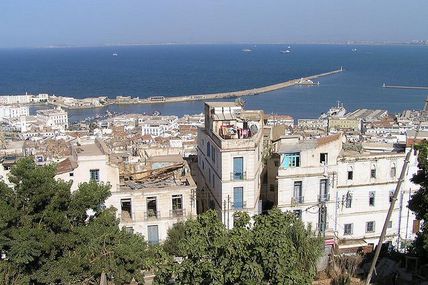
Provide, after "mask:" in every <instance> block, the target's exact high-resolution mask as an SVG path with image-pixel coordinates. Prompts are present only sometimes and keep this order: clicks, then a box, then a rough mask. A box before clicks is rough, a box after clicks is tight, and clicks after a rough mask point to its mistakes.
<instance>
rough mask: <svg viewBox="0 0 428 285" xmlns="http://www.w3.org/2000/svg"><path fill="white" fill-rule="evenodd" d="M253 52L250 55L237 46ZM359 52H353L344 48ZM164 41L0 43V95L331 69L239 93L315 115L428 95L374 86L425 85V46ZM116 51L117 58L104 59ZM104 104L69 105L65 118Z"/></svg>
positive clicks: (251, 79) (193, 109) (233, 81)
mask: <svg viewBox="0 0 428 285" xmlns="http://www.w3.org/2000/svg"><path fill="white" fill-rule="evenodd" d="M243 48H251V49H252V50H253V51H252V52H242V51H241V49H243ZM353 48H357V52H352V49H353ZM283 49H287V46H285V45H257V46H251V45H183V46H180V45H169V46H132V47H124V46H121V47H100V48H64V49H62V48H58V49H14V50H9V49H1V50H0V94H19V93H23V92H25V91H28V92H32V93H41V92H43V93H50V94H56V95H62V96H74V97H77V98H82V97H90V96H109V97H115V96H117V95H128V96H133V97H136V96H139V97H149V96H154V95H163V96H177V95H189V94H201V93H210V92H221V91H233V90H240V89H248V88H254V87H260V86H264V85H269V84H273V83H278V82H282V81H286V80H289V79H293V78H299V77H303V76H308V75H312V74H316V73H321V72H325V71H330V70H333V69H337V68H339V67H340V66H343V67H344V68H345V69H346V71H345V72H343V73H341V74H338V75H334V76H330V77H326V78H322V79H320V83H321V85H320V86H318V87H293V88H289V89H283V90H279V91H275V92H271V93H268V94H264V95H259V96H254V97H247V98H245V100H246V102H247V108H256V109H263V110H265V111H266V112H269V113H270V112H274V113H285V114H290V115H293V116H294V117H296V118H302V117H307V118H314V117H318V115H319V114H320V113H321V112H323V111H326V110H327V109H328V108H329V107H330V106H331V105H334V104H336V101H337V100H340V101H341V102H343V103H344V104H345V107H346V108H347V109H348V110H352V109H355V108H363V107H365V108H384V109H388V110H389V111H391V112H400V111H402V110H403V109H419V108H421V107H422V106H423V102H424V100H425V98H426V96H427V95H428V91H415V90H393V89H383V88H381V86H382V83H383V82H386V83H388V84H401V85H418V86H428V47H426V46H356V47H354V46H345V45H342V46H340V45H337V46H336V45H293V46H292V47H291V51H292V52H291V53H288V54H282V53H280V50H283ZM113 53H117V54H118V56H112V54H113ZM109 109H110V110H114V111H117V112H141V113H142V112H153V111H155V110H157V111H160V112H162V113H163V114H177V115H183V114H190V113H200V112H202V110H203V108H202V102H191V103H178V104H171V105H150V106H147V105H141V106H136V105H134V106H111V107H109ZM104 112H105V109H98V110H95V111H94V110H79V111H71V112H70V115H71V119H72V120H73V119H77V118H81V117H86V116H92V115H93V114H94V113H104Z"/></svg>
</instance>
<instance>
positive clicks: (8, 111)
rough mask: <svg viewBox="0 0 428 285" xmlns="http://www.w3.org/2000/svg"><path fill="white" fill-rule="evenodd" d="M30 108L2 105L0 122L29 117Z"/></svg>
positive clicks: (0, 107)
mask: <svg viewBox="0 0 428 285" xmlns="http://www.w3.org/2000/svg"><path fill="white" fill-rule="evenodd" d="M29 115H30V108H29V107H28V106H18V105H2V106H0V120H4V119H14V118H19V117H21V116H29Z"/></svg>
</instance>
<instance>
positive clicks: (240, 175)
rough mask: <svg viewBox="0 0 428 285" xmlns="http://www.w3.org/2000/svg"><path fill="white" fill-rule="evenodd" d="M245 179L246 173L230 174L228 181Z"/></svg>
mask: <svg viewBox="0 0 428 285" xmlns="http://www.w3.org/2000/svg"><path fill="white" fill-rule="evenodd" d="M246 179H247V172H246V171H244V172H231V173H230V180H246Z"/></svg>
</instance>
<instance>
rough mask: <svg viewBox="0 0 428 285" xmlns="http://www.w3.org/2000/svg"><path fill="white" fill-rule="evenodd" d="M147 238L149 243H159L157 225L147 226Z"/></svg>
mask: <svg viewBox="0 0 428 285" xmlns="http://www.w3.org/2000/svg"><path fill="white" fill-rule="evenodd" d="M147 240H148V241H149V244H158V243H159V229H158V226H157V225H152V226H147Z"/></svg>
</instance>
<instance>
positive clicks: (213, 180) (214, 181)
mask: <svg viewBox="0 0 428 285" xmlns="http://www.w3.org/2000/svg"><path fill="white" fill-rule="evenodd" d="M214 178H215V177H214V173H213V178H212V180H213V188H215V179H214Z"/></svg>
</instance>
